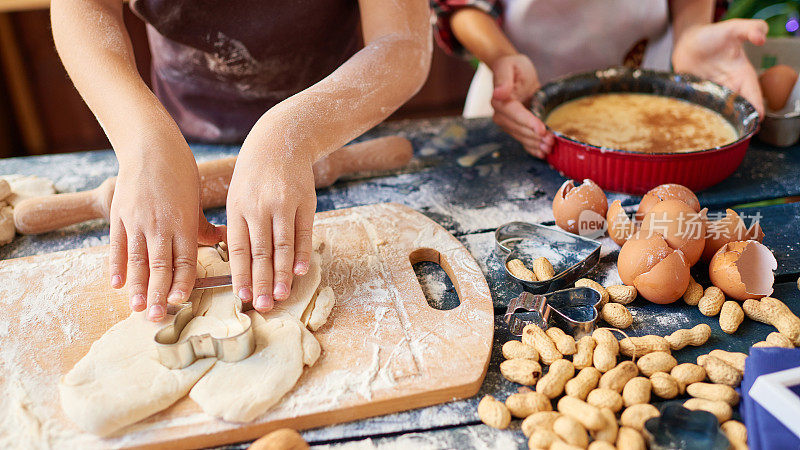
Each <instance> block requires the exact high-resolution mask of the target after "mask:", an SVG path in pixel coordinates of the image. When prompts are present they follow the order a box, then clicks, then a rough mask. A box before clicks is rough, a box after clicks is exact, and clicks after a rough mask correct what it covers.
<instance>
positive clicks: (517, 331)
mask: <svg viewBox="0 0 800 450" xmlns="http://www.w3.org/2000/svg"><path fill="white" fill-rule="evenodd" d="M600 300H601V297H600V293H599V292H597V291H595V290H594V289H591V288H588V287H577V288H572V289H563V290H560V291H555V292H551V293H549V294H544V295H542V294H531V293H530V292H523V293H521V294H520V295H519V296H517V297H515V298H513V299H511V301H510V302H509V303H508V307H507V308H506V314H505V316H504V319H505V321H506V323H507V324H508V329H509V330H510V331H511V334H513V335H515V336H522V329H523V328H525V325H528V324H536V325H538V326H539V327H541V328H544V329H546V328H547V327H548V326H549V325H553V326H557V327H559V328H561V329H562V330H564V332H566V333H567V334H570V335H572V336H573V337H575V339H580V338H581V337H583V336H586V335H589V334H592V331H594V329H595V327H596V326H597V319H598V318H599V317H600V313H599V312H598V311H597V305H598V304H600Z"/></svg>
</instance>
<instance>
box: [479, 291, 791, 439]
mask: <svg viewBox="0 0 800 450" xmlns="http://www.w3.org/2000/svg"><path fill="white" fill-rule="evenodd" d="M694 285H696V286H694ZM576 286H587V287H590V288H593V289H595V290H597V291H598V292H600V294H601V298H602V300H601V305H602V306H601V317H602V319H603V320H604V321H605V322H606V323H608V324H609V325H611V326H613V327H615V328H620V329H625V328H627V327H629V326H630V325H631V322H632V318H631V315H630V312H629V311H628V310H627V308H626V307H625V305H626V304H628V303H630V302H632V301H633V300H634V299H635V298H636V295H637V293H636V289H635V288H633V287H631V286H623V285H616V286H610V287H608V288H604V287H603V286H601V285H600V284H599V283H597V282H595V281H593V280H589V279H582V280H579V281H578V282H576ZM715 289H716V288H714V287H711V288H709V289H706V290H705V291H704V290H703V288H702V286H700V285H699V284H697V283H694V282H693V284H690V286H689V289H688V290H687V293H686V295H685V296H684V299H685V300H686V302H687V303H689V304H692V305H698V307H699V308H700V310H701V312H703V314H706V312H713V311H714V310H716V312H715V313H714V314H713V315H716V314H719V313H723V315H725V317H724V318H723V317H722V316H721V317H720V326H721V327H722V329H723V330H725V331H726V332H728V333H733V332H734V331H735V330H736V328H738V325H739V323H741V321H742V320H743V318H744V315H745V314H746V315H747V316H748V317H750V318H751V319H753V320H758V321H760V322H764V323H767V324H771V325H773V326H774V327H776V328H777V330H778V331H777V332H775V333H772V334H770V335H769V337H768V338H767V340H766V341H764V342H763V343H759V344H757V345H762V346H766V345H769V346H788V345H789V344H791V345H792V346H796V345H798V344H800V319H798V318H797V316H795V315H794V314H792V313H791V311H790V310H789V308H788V307H786V305H785V304H783V303H782V302H780V301H779V300H777V299H774V298H771V297H765V298H763V299H761V300H760V301H758V300H748V301H746V302H744V305H743V310H742V307H739V304H738V303H736V304H735V306H736V307H739V309H740V310H741V311H742V312H743V314H742V315H741V318H740V319H738V323H736V322H737V320H736V319H735V317H734V319H733V320H731V317H732V316H734V315H735V308H734V307H733V306H727V307H726V306H725V305H727V304H729V303H731V302H725V296H724V295H722V296H721V301H720V296H719V295H718V294H719V293H717V292H716V291H715ZM720 293H721V292H720ZM698 294H699V295H698ZM695 300H696V301H695ZM701 303H702V306H700V304H701ZM717 304H719V307H717V306H715V305H717ZM706 315H712V314H706ZM732 323H736V324H735V326H734V325H730V324H732ZM728 330H732V331H728ZM710 335H711V327H709V326H708V325H706V324H699V325H697V326H694V327H692V328H689V329H681V330H677V331H675V332H674V333H672V334H670V335H668V336H657V335H647V336H638V337H625V338H623V339H621V340H618V339H617V337H616V336H615V335H614V333H613V332H612V331H610V330H609V329H605V328H599V329H597V330H595V331H594V333H592V335H591V336H584V337H582V338H580V339H579V340H578V341H577V342H576V341H575V340H574V339H573V338H572V337H571V336H569V335H567V334H566V333H564V332H563V331H562V330H561V329H559V328H555V327H553V328H549V329H547V330H546V331H545V330H542V329H541V328H539V327H538V326H536V325H528V326H526V327H525V328H524V330H523V334H522V340H521V341H509V342H506V343H505V344H504V345H503V348H502V352H503V356H504V358H506V359H505V361H503V362H502V363H501V364H500V372H501V374H502V375H503V376H504V377H505V378H506V379H508V380H509V381H512V382H515V383H519V384H521V385H523V386H522V387H520V388H519V392H518V393H515V394H512V395H510V396H509V397H508V398H507V399H506V400H505V402H501V401H499V400H496V399H495V398H493V397H492V396H490V395H487V396H485V397H484V398H483V399H482V400H481V401H480V403H479V405H478V416H479V417H480V419H481V421H483V422H484V423H485V424H487V425H489V426H492V427H495V428H499V429H504V428H506V427H508V425H509V424H510V422H511V419H512V417H515V418H519V419H523V421H522V424H521V428H522V432H523V433H524V434H525V436H526V437H527V438H528V446H529V448H530V449H575V448H589V449H592V450H599V449H612V448H617V449H645V448H646V443H645V439H644V435H643V426H644V423H645V422H646V421H647V420H648V419H650V418H652V417H657V416H659V415H660V412H659V410H658V409H657V408H656V407H655V406H653V405H652V404H650V401H651V398H660V399H673V398H675V397H678V396H679V395H688V396H689V397H691V398H690V399H688V400H686V401H685V402H684V403H683V406H684V407H686V408H688V409H691V410H704V411H708V412H710V413H711V414H714V416H716V418H717V420H718V421H719V423H720V424H721V428H722V431H723V432H724V433H725V434H726V436H727V437H728V439H729V440H730V442H731V447H732V448H733V449H746V448H747V430H746V429H745V426H744V424H742V423H741V422H739V421H736V420H732V419H731V416H732V415H733V407H735V406H736V405H737V404H738V402H739V395H738V394H737V393H736V391H735V390H734V388H736V387H737V386H739V384H740V383H741V380H742V376H743V374H744V361H745V359H746V358H747V355H746V354H744V353H736V352H727V351H724V350H719V349H716V350H712V351H711V352H710V353H708V354H705V355H701V356H699V357H698V358H697V364H694V363H684V364H678V362H677V360H676V359H675V358H674V357H673V356H672V353H671V352H672V351H675V350H680V349H682V348H684V347H686V346H687V345H691V346H701V345H703V344H705V343H706V341H707V340H708V339H709V337H710ZM569 358H571V361H570V359H569ZM626 358H630V359H626ZM618 359H621V361H618ZM540 362H541V364H540ZM543 366H544V367H545V368H547V369H548V370H547V371H546V372H543ZM576 372H577V373H576ZM543 373H544V375H542V374H543ZM529 386H530V387H529ZM554 404H555V408H554V407H553V405H554Z"/></svg>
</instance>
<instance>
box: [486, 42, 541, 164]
mask: <svg viewBox="0 0 800 450" xmlns="http://www.w3.org/2000/svg"><path fill="white" fill-rule="evenodd" d="M491 69H492V73H493V75H494V78H493V80H494V92H493V93H492V108H493V109H494V122H495V123H496V124H497V125H499V126H500V127H501V128H502V129H503V130H505V131H506V133H508V134H510V135H511V136H513V137H514V139H516V140H518V141H519V142H520V143H521V144H522V146H523V147H524V148H525V150H526V151H527V152H528V153H530V154H531V155H533V156H535V157H537V158H544V157H545V156H546V155H547V154H548V153H550V150H551V149H552V148H553V142H554V140H553V135H552V134H550V133H548V132H547V128H546V127H545V125H544V123H543V122H542V121H541V120H539V118H537V117H536V116H535V115H534V114H533V113H532V112H531V111H530V110H529V109H528V107H527V106H526V105H527V104H528V102H530V100H531V98H532V97H533V94H534V93H535V92H536V90H537V89H539V77H538V76H537V74H536V68H535V67H534V66H533V63H532V62H531V60H530V59H529V58H528V57H527V56H525V55H522V54H516V55H509V56H503V57H500V58H498V59H496V60H495V61H494V62H493V63H492V66H491Z"/></svg>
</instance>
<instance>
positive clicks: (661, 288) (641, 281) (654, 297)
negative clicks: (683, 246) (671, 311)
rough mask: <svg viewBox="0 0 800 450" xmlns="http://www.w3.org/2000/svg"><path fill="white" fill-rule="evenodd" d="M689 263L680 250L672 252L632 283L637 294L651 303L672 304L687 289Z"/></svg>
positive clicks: (689, 276)
mask: <svg viewBox="0 0 800 450" xmlns="http://www.w3.org/2000/svg"><path fill="white" fill-rule="evenodd" d="M690 278H691V275H690V273H689V263H688V262H687V261H686V258H685V257H684V256H683V252H681V251H680V250H674V251H673V252H672V253H670V254H669V255H668V256H667V257H666V258H664V259H662V260H661V261H659V262H658V264H656V265H655V266H653V268H652V269H650V270H649V271H648V272H645V273H643V274H641V275H639V276H638V277H636V280H634V282H633V286H634V287H635V288H636V290H637V291H638V292H639V294H640V295H641V296H642V297H644V298H646V299H647V300H649V301H651V302H653V303H660V304H665V303H672V302H674V301H675V300H677V299H679V298H681V297H682V296H683V293H684V292H686V288H687V287H689V279H690Z"/></svg>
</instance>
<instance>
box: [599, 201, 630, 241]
mask: <svg viewBox="0 0 800 450" xmlns="http://www.w3.org/2000/svg"><path fill="white" fill-rule="evenodd" d="M606 222H608V236H609V237H610V238H611V240H612V241H614V242H616V243H617V245H619V246H622V245H624V244H625V242H626V241H627V240H628V239H629V238H630V237H631V235H633V233H635V232H636V224H635V223H634V222H633V221H632V220H631V218H630V217H628V214H627V213H625V210H624V209H622V203H621V202H620V201H619V200H614V202H613V203H611V206H609V207H608V213H607V214H606Z"/></svg>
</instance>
